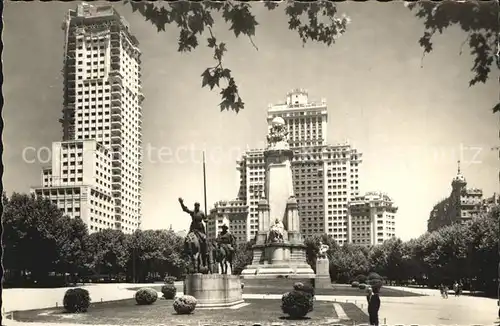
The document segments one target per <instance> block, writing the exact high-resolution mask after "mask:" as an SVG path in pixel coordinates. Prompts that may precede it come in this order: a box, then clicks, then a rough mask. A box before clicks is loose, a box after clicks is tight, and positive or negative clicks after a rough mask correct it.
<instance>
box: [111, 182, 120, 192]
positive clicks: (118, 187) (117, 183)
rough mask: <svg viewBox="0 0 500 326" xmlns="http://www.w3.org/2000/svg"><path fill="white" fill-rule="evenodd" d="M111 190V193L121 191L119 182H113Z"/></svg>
mask: <svg viewBox="0 0 500 326" xmlns="http://www.w3.org/2000/svg"><path fill="white" fill-rule="evenodd" d="M111 188H112V189H113V191H118V190H121V189H122V184H121V182H113V183H112V186H111Z"/></svg>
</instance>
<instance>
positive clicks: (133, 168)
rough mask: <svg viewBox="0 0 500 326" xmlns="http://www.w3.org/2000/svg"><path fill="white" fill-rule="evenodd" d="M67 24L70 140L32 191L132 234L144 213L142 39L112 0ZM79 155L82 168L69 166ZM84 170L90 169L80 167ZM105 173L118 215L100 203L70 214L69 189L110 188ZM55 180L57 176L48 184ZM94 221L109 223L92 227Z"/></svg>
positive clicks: (66, 130)
mask: <svg viewBox="0 0 500 326" xmlns="http://www.w3.org/2000/svg"><path fill="white" fill-rule="evenodd" d="M63 29H64V30H65V49H64V51H65V53H64V58H65V59H64V66H63V74H64V101H63V117H62V118H61V119H60V122H61V124H62V127H63V137H62V139H63V141H62V142H55V143H54V144H53V153H52V166H51V167H50V168H45V169H44V170H43V172H42V174H43V175H42V186H41V187H35V188H33V190H32V191H33V192H35V194H37V195H42V196H45V195H46V194H47V193H48V194H50V198H54V199H53V200H56V202H57V203H58V206H59V207H60V208H61V209H62V210H64V211H65V212H66V213H67V214H68V215H69V216H71V217H81V218H84V221H85V222H87V223H89V224H88V225H89V231H90V232H93V231H99V230H101V229H103V228H114V229H118V230H122V231H123V232H125V233H132V232H133V231H134V230H136V229H137V228H139V227H140V224H141V217H142V211H141V208H142V207H141V202H142V198H141V193H142V191H141V189H142V155H143V153H142V107H141V105H142V101H143V100H144V96H143V94H142V89H141V81H140V78H141V69H140V64H141V60H140V56H141V51H140V50H139V47H138V46H139V42H138V41H137V39H136V38H135V36H133V35H132V34H131V32H130V28H129V25H128V23H127V22H126V21H125V20H124V19H123V17H121V16H120V15H119V14H118V12H117V11H116V10H114V9H113V7H112V6H111V5H102V6H94V5H90V4H86V3H82V4H80V5H78V6H77V9H76V10H70V11H69V12H68V14H67V17H66V20H65V22H64V23H63ZM66 148H70V149H66ZM74 148H76V149H74ZM94 148H96V149H97V148H98V149H99V151H98V152H99V153H105V154H102V155H105V156H106V159H104V158H102V157H100V156H99V155H101V154H99V155H98V154H96V150H95V149H94ZM59 149H61V150H59ZM101 149H102V151H101ZM80 150H81V151H80ZM87 150H88V152H87ZM73 154H75V155H77V156H75V158H77V159H78V158H79V157H80V161H78V160H76V161H75V164H81V167H77V165H74V167H75V168H74V169H73V168H72V166H70V165H68V168H66V169H65V168H64V165H61V164H64V163H68V164H71V163H72V162H73V161H72V160H71V159H72V158H73V156H71V155H73ZM79 154H81V155H82V156H78V155H79ZM64 155H69V156H67V157H65V156H64ZM65 159H68V161H67V162H66V161H65ZM78 162H79V163H78ZM91 166H93V167H94V169H95V170H94V173H96V174H97V175H99V173H101V174H102V177H101V176H98V177H97V176H94V177H90V176H91V175H92V174H91V173H90V172H88V173H87V172H85V171H90V170H91V168H90V167H91ZM85 167H87V168H85ZM82 169H83V172H78V171H80V170H82ZM50 176H51V177H50ZM101 178H104V179H105V180H106V185H107V186H109V190H110V191H109V193H108V194H107V196H110V197H111V198H110V199H109V203H111V206H112V208H113V209H112V214H111V215H112V216H111V217H106V219H104V218H102V215H100V213H101V212H100V209H101V208H102V206H101V205H102V203H101V202H97V201H95V200H92V201H89V202H88V205H89V208H88V209H89V212H90V213H89V215H88V217H86V216H84V215H82V214H77V213H76V212H75V211H74V210H73V214H70V213H71V211H69V210H68V208H69V207H68V206H66V204H64V205H62V204H60V203H61V202H65V203H66V199H65V198H66V197H65V196H66V194H68V193H72V194H74V190H71V191H70V190H69V188H67V189H66V188H65V187H71V188H72V189H75V187H86V188H87V189H90V192H91V193H92V191H96V192H99V193H101V192H103V190H102V188H103V185H102V184H101V182H104V181H102V180H101ZM49 179H52V181H51V182H48V180H49ZM64 180H68V181H66V182H65V181H64ZM71 180H73V181H71ZM46 181H47V182H46ZM81 189H82V188H81ZM52 190H57V191H52ZM54 194H57V195H54ZM54 196H56V197H54ZM63 199H64V200H63ZM106 200H107V199H106ZM108 206H109V205H106V207H108ZM93 212H94V213H93ZM108 213H109V212H108V211H106V213H105V214H108ZM94 220H97V221H104V222H103V223H101V224H98V225H97V224H92V222H93V221H94Z"/></svg>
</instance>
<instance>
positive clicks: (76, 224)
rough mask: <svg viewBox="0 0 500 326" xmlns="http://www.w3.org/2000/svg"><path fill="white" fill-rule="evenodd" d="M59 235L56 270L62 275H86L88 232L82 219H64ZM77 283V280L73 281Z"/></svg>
mask: <svg viewBox="0 0 500 326" xmlns="http://www.w3.org/2000/svg"><path fill="white" fill-rule="evenodd" d="M59 228H60V229H59V232H58V234H57V247H58V248H59V252H58V259H57V261H56V270H57V271H58V272H60V273H69V274H70V275H71V276H75V275H77V274H80V275H81V274H86V273H87V272H88V271H87V270H86V269H85V264H86V262H87V261H86V258H87V256H86V252H87V251H86V250H87V247H86V243H85V240H86V239H87V237H88V230H87V226H86V225H85V223H83V221H82V220H81V219H80V218H74V219H71V218H69V217H67V216H65V217H63V218H62V219H61V222H60V226H59ZM73 281H76V280H73Z"/></svg>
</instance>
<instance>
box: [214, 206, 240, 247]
mask: <svg viewBox="0 0 500 326" xmlns="http://www.w3.org/2000/svg"><path fill="white" fill-rule="evenodd" d="M247 216H248V207H247V205H246V203H245V202H244V201H241V200H230V201H219V202H217V203H215V205H214V208H212V209H211V210H210V213H209V215H208V222H207V224H206V227H207V230H206V232H207V239H208V240H215V239H216V238H217V236H218V235H219V233H220V232H221V231H222V226H223V225H227V227H228V230H229V232H231V233H232V234H233V235H234V236H235V237H236V242H237V243H245V242H246V241H247Z"/></svg>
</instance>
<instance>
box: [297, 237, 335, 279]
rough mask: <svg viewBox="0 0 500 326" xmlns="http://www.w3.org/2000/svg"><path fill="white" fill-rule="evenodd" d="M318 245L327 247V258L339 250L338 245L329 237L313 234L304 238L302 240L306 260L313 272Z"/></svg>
mask: <svg viewBox="0 0 500 326" xmlns="http://www.w3.org/2000/svg"><path fill="white" fill-rule="evenodd" d="M320 243H323V244H324V245H327V246H328V247H329V249H328V251H327V253H326V254H327V256H328V258H330V257H332V256H333V255H334V254H335V253H336V252H337V251H338V250H339V245H338V244H337V242H336V241H335V240H334V239H333V237H332V236H331V235H327V234H315V235H313V236H311V237H308V238H306V239H305V240H304V245H305V246H306V260H307V263H308V264H309V265H310V266H311V268H312V269H313V270H314V271H316V259H317V257H318V254H319V247H320Z"/></svg>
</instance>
